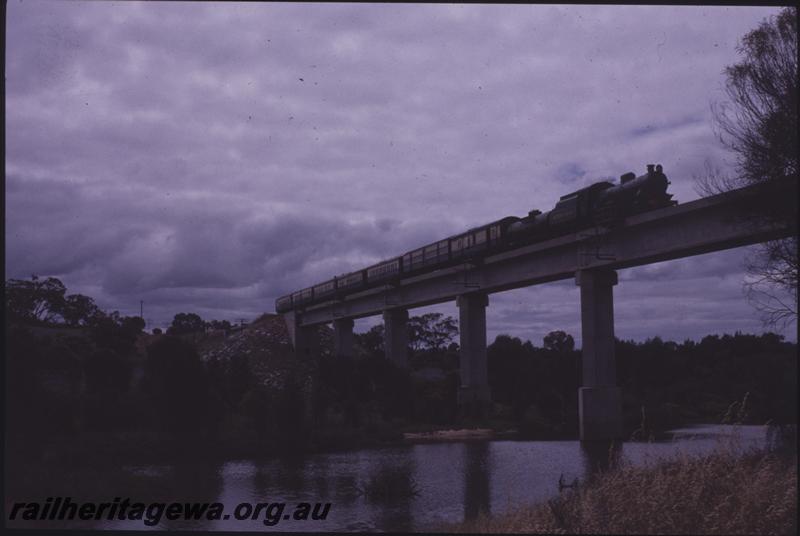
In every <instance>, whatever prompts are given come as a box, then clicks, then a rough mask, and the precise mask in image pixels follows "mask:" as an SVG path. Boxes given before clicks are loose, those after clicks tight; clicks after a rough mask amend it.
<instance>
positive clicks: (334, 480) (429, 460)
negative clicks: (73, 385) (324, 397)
mask: <svg viewBox="0 0 800 536" xmlns="http://www.w3.org/2000/svg"><path fill="white" fill-rule="evenodd" d="M768 436H769V434H768V429H767V427H764V426H737V427H731V426H721V425H716V426H696V427H691V428H683V429H679V430H673V431H671V439H669V440H665V441H656V442H649V443H632V442H629V443H623V444H622V446H621V447H620V449H619V450H618V451H617V452H616V455H617V456H618V457H619V458H621V459H622V460H624V461H625V462H627V463H631V464H636V465H641V464H644V463H648V461H657V460H659V459H663V458H665V457H670V456H673V455H676V454H678V453H684V454H688V455H700V454H704V453H708V452H711V451H712V450H713V449H714V448H716V447H718V446H720V445H729V446H730V445H732V446H733V447H732V448H736V449H740V450H744V449H749V448H760V447H764V446H766V445H767V443H768V441H769V437H768ZM608 456H609V451H608V449H607V447H601V448H600V449H599V450H598V451H596V452H593V451H591V450H587V449H586V448H585V447H582V446H581V444H580V443H579V442H578V441H514V440H484V441H466V442H453V443H424V444H413V445H403V446H394V447H386V448H377V449H363V450H356V451H348V452H339V453H327V454H315V455H310V456H306V457H303V458H294V459H271V460H264V461H256V460H230V461H226V462H223V463H219V464H204V465H198V464H186V465H184V464H171V465H139V466H127V467H124V468H123V470H122V474H124V478H122V479H121V480H120V482H121V484H120V487H119V489H116V490H113V493H110V494H109V497H104V498H102V499H103V500H106V501H110V500H112V499H113V497H114V496H119V495H123V496H128V497H130V499H131V501H141V502H144V503H150V502H155V501H163V502H172V501H178V502H186V501H200V502H219V503H222V504H223V505H224V508H225V512H227V513H230V512H232V511H233V509H234V508H235V506H236V505H238V504H239V503H242V502H250V503H259V502H268V503H275V502H283V503H287V507H286V510H285V512H288V513H291V512H293V511H294V508H295V506H296V505H297V504H298V503H303V502H307V503H312V504H313V503H330V509H329V511H328V512H327V516H326V517H325V519H324V520H312V519H309V520H305V521H302V520H295V519H280V520H279V521H278V522H277V523H276V524H275V525H273V526H266V525H265V524H264V522H263V520H264V519H265V517H266V514H265V512H267V511H268V510H265V511H264V513H262V515H260V516H259V519H255V520H251V519H248V520H236V519H234V516H231V517H230V519H227V520H225V519H218V520H214V519H212V520H205V519H204V520H202V521H196V520H195V521H186V520H167V519H165V518H163V517H162V519H161V520H160V521H159V522H158V523H155V524H153V525H152V526H149V525H146V524H145V523H144V522H143V521H142V520H138V521H136V520H124V521H119V520H114V521H109V520H100V521H95V522H91V524H88V525H87V524H86V523H85V522H84V523H78V522H75V523H74V524H67V525H61V526H62V527H79V526H82V527H87V528H88V527H92V528H98V529H116V530H146V529H161V530H193V529H195V530H198V529H199V530H211V531H213V530H235V531H238V530H251V531H269V530H281V531H423V530H425V529H426V528H431V527H435V526H437V525H441V524H443V523H450V522H458V521H462V520H464V519H470V518H472V517H474V516H476V515H477V514H478V513H479V512H481V511H485V512H488V513H492V514H496V513H502V512H504V511H507V510H509V509H512V508H514V507H516V506H520V505H524V504H530V503H532V502H538V501H542V500H547V499H549V498H551V497H553V496H555V495H557V494H558V493H559V480H560V479H561V481H562V482H564V483H567V484H568V483H571V482H572V481H573V480H574V479H584V478H585V477H586V476H587V475H588V474H589V473H590V472H591V471H593V470H594V469H595V468H597V467H598V466H603V465H604V464H605V462H606V460H608ZM387 472H388V473H392V474H393V475H395V478H399V479H400V480H402V481H404V482H405V483H411V484H413V486H414V489H415V490H416V491H417V494H416V495H413V496H408V495H406V496H403V497H396V496H395V497H391V499H390V500H379V499H375V498H374V497H372V496H369V495H364V494H362V493H360V492H359V489H362V490H363V489H364V488H365V487H367V485H368V483H369V482H370V480H371V479H380V478H381V475H385V474H386V473H387ZM132 481H135V482H136V485H135V486H132V487H128V486H129V484H130V482H132ZM123 482H124V483H123ZM134 490H138V491H134ZM109 491H110V492H111V491H112V490H109ZM126 494H127V495H126ZM272 512H273V513H274V512H275V510H273V511H272ZM287 515H288V514H287ZM278 517H280V518H283V517H284V516H278ZM14 526H18V527H31V526H32V524H30V523H24V524H14ZM49 526H53V525H49Z"/></svg>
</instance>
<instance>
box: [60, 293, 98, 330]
mask: <svg viewBox="0 0 800 536" xmlns="http://www.w3.org/2000/svg"><path fill="white" fill-rule="evenodd" d="M98 311H99V309H98V308H97V305H95V303H94V300H93V299H92V298H90V297H89V296H84V295H83V294H70V295H69V296H67V297H66V298H64V303H63V306H62V309H61V316H62V318H64V321H65V322H66V323H67V324H69V325H70V326H79V325H81V324H84V325H85V324H88V323H90V322H91V319H92V318H93V317H94V316H95V315H97V313H98Z"/></svg>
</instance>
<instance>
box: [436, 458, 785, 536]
mask: <svg viewBox="0 0 800 536" xmlns="http://www.w3.org/2000/svg"><path fill="white" fill-rule="evenodd" d="M796 518H797V460H796V457H795V458H794V459H792V460H787V459H782V458H779V457H776V456H774V455H769V454H763V453H762V454H750V455H748V456H746V457H744V458H742V457H740V456H738V455H736V454H734V453H732V452H730V451H726V450H725V449H719V450H717V451H716V452H714V453H713V454H710V455H708V456H705V457H701V458H675V459H672V460H670V461H668V462H665V463H661V464H658V465H651V466H645V467H631V466H622V467H620V468H617V469H615V470H613V471H610V472H608V473H605V474H601V475H600V476H598V477H597V478H595V479H594V480H593V481H591V482H588V483H586V484H585V485H584V486H583V487H582V488H579V489H578V490H577V491H574V492H573V491H570V492H568V493H564V494H562V495H561V496H559V497H557V498H555V499H553V500H551V501H549V502H548V503H542V504H537V505H533V506H529V507H525V508H521V509H518V510H516V511H512V512H509V513H507V514H504V515H500V516H496V517H480V518H478V519H476V520H474V521H467V522H464V523H461V524H458V525H451V526H447V527H443V530H445V531H447V532H472V533H486V532H490V533H497V532H524V533H595V534H797V519H796Z"/></svg>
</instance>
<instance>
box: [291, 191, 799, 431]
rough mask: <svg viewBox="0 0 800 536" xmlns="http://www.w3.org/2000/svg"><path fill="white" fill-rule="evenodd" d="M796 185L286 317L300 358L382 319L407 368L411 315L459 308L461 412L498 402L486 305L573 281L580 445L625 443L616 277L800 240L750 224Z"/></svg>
mask: <svg viewBox="0 0 800 536" xmlns="http://www.w3.org/2000/svg"><path fill="white" fill-rule="evenodd" d="M796 189H797V186H796V182H793V183H791V184H789V183H787V184H781V185H779V186H771V187H770V188H769V189H768V190H763V189H762V190H754V189H752V188H747V189H742V190H736V191H732V192H728V193H725V194H720V195H716V196H713V197H706V198H703V199H699V200H696V201H692V202H689V203H686V204H683V205H678V206H674V207H667V208H662V209H658V210H654V211H651V212H647V213H643V214H638V215H635V216H632V217H629V218H627V219H626V220H625V221H624V223H623V224H622V225H619V226H616V227H613V228H606V227H594V228H590V229H585V230H582V231H580V232H576V233H572V234H568V235H564V236H560V237H558V238H554V239H551V240H547V241H544V242H538V243H536V244H532V245H527V246H524V247H520V248H517V249H514V250H512V251H505V252H502V253H498V254H495V255H491V256H488V257H485V258H484V259H482V260H480V261H479V262H475V263H473V264H464V265H460V266H455V267H451V268H446V269H442V270H438V271H436V272H432V273H428V274H423V275H419V276H416V277H410V278H406V279H403V280H401V281H400V282H399V283H398V284H396V285H386V286H382V287H379V288H373V289H369V290H366V291H363V292H360V293H357V294H352V295H349V296H346V297H345V298H343V299H341V300H337V301H331V302H329V303H325V304H317V305H312V306H309V307H307V308H305V309H302V310H299V311H298V310H295V311H292V312H290V313H287V314H285V315H284V318H285V320H286V323H287V326H288V328H289V333H290V336H291V338H292V342H293V344H294V347H295V352H296V354H297V355H298V356H302V355H307V354H309V353H310V352H313V349H314V346H315V340H314V335H313V334H314V331H315V330H313V329H310V328H313V326H316V325H319V324H327V323H333V329H334V350H335V354H337V355H351V353H352V348H353V320H354V319H355V318H362V317H367V316H372V315H377V314H382V315H383V321H384V325H385V349H386V357H387V358H388V359H390V360H392V361H393V362H394V363H395V364H397V365H399V366H401V367H406V366H407V364H408V355H407V352H408V348H407V347H408V339H407V329H406V322H407V321H408V310H409V309H411V308H414V307H421V306H425V305H432V304H437V303H443V302H447V301H452V300H455V301H456V304H457V306H458V309H459V328H460V330H459V331H460V347H461V350H460V351H461V356H460V369H461V370H460V373H461V390H460V394H459V402H460V403H469V402H470V401H476V402H479V403H480V402H488V401H489V400H490V392H489V384H488V377H487V362H486V307H487V306H488V304H489V299H488V296H489V294H491V293H493V292H500V291H505V290H509V289H514V288H520V287H525V286H530V285H538V284H541V283H547V282H549V281H558V280H562V279H568V278H574V280H575V284H576V285H578V286H579V287H580V308H581V324H582V329H581V334H582V339H583V348H582V364H583V365H582V366H583V385H582V387H580V389H579V392H578V398H579V405H578V408H579V413H580V415H579V420H580V437H581V439H582V440H594V439H613V438H617V437H619V436H620V434H621V429H622V409H621V400H622V397H621V393H620V389H619V388H618V387H617V385H616V367H615V356H614V298H613V287H614V285H616V284H617V273H616V270H617V269H621V268H630V267H633V266H640V265H644V264H649V263H654V262H660V261H665V260H670V259H677V258H681V257H688V256H692V255H699V254H702V253H709V252H713V251H720V250H724V249H729V248H734V247H739V246H744V245H748V244H755V243H759V242H764V241H767V240H772V239H777V238H783V237H787V236H793V235H796V234H797V226H796V223H795V224H794V225H792V226H789V227H786V226H784V225H780V224H777V223H775V222H770V221H766V220H765V219H753V218H752V217H747V216H746V215H745V214H746V213H747V212H748V211H750V210H751V208H752V207H753V206H755V205H759V206H764V203H765V202H766V203H768V202H769V199H770V196H774V195H781V196H786V195H796Z"/></svg>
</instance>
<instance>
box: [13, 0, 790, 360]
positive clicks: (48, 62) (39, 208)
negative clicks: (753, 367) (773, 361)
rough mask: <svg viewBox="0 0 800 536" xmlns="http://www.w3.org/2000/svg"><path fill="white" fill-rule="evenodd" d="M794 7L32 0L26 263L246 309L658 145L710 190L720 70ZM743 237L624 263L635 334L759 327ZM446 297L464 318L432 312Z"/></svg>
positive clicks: (548, 317)
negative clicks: (748, 292)
mask: <svg viewBox="0 0 800 536" xmlns="http://www.w3.org/2000/svg"><path fill="white" fill-rule="evenodd" d="M777 11H778V9H777V8H768V7H764V8H761V7H759V8H754V7H689V6H687V7H647V6H638V7H637V6H634V7H618V6H582V5H565V6H543V5H505V6H498V5H485V6H482V5H413V4H412V5H390V4H385V5H384V4H277V3H266V4H259V3H241V4H235V3H212V2H203V3H190V2H179V3H167V2H163V3H162V2H146V3H136V2H119V3H116V2H55V1H28V0H13V1H11V2H9V3H8V4H7V28H6V40H7V41H6V162H5V163H6V186H5V188H6V235H5V237H6V265H5V268H6V277H7V278H11V277H16V278H27V277H30V275H31V274H38V275H40V276H48V275H51V276H57V277H59V278H60V279H61V280H62V281H63V282H64V283H65V284H66V285H67V287H68V291H69V292H70V293H72V292H80V293H83V294H87V295H90V296H92V297H94V298H95V300H96V301H97V303H98V304H99V305H100V306H101V307H103V308H106V309H109V310H114V309H116V310H119V311H120V312H121V313H123V314H131V315H132V314H138V313H139V302H140V300H144V309H145V318H146V319H147V320H148V327H157V326H162V327H163V326H165V325H167V324H169V322H170V321H171V319H172V317H173V316H174V315H175V314H176V313H178V312H196V313H199V314H200V315H201V316H202V317H203V318H206V319H211V318H216V319H229V320H238V319H239V318H244V319H248V320H250V319H253V318H255V317H256V316H257V315H259V314H260V313H262V312H265V311H270V312H271V311H274V300H275V298H276V297H277V296H279V295H282V294H285V293H288V292H290V291H293V290H297V289H299V288H302V287H305V286H308V285H311V284H313V283H317V282H320V281H322V280H325V279H329V278H330V277H332V276H334V275H337V274H340V273H342V272H346V271H350V270H354V269H357V268H362V267H364V266H366V265H367V264H369V263H371V262H375V261H378V260H380V259H382V258H387V257H391V256H396V255H399V254H401V253H403V252H405V251H407V250H409V249H411V248H414V247H416V246H419V245H422V244H425V243H427V242H430V241H433V240H436V239H438V238H442V237H445V236H447V235H449V234H451V233H454V232H457V231H459V230H462V229H465V228H468V227H470V226H473V225H477V224H481V223H485V222H489V221H492V220H496V219H499V218H501V217H503V216H507V215H516V216H522V215H524V214H526V213H527V212H528V211H529V210H531V209H534V208H538V209H540V210H543V211H544V210H549V209H550V208H552V206H553V205H554V203H555V201H556V200H557V198H558V197H559V196H560V195H563V194H564V193H567V192H569V191H573V190H575V189H577V188H579V187H581V186H584V185H588V184H590V183H592V182H596V181H598V180H602V179H606V178H609V177H615V178H616V177H618V176H619V175H621V174H622V173H625V172H627V171H635V172H637V174H640V173H642V172H643V171H645V165H646V164H648V163H661V164H663V166H664V170H665V172H666V173H667V175H668V176H669V178H670V180H671V181H672V185H671V186H670V191H671V192H672V193H674V194H675V198H676V199H677V200H679V201H680V202H686V201H690V200H692V199H696V198H697V197H698V194H697V193H696V192H695V190H694V183H693V179H692V176H693V175H695V174H698V173H702V171H703V169H704V163H705V162H706V161H708V162H710V163H711V164H712V165H714V166H718V167H720V168H721V169H723V170H728V171H730V170H731V169H732V167H731V166H732V164H733V159H732V157H731V155H730V154H729V153H727V152H726V150H725V149H724V148H723V147H722V146H721V145H720V144H719V142H718V141H717V140H716V138H715V136H714V131H713V126H712V121H711V112H710V105H711V103H713V102H718V101H721V100H723V99H724V92H723V88H724V80H725V78H724V74H723V69H724V68H725V66H726V65H730V64H732V63H734V62H736V61H737V53H736V50H735V46H736V44H737V41H738V40H739V39H740V38H741V37H742V36H743V35H744V34H745V33H747V31H749V30H751V29H753V28H754V27H756V26H757V25H758V23H759V22H760V21H761V20H762V19H764V18H765V17H768V16H770V15H772V14H775V13H777ZM747 251H748V250H747V249H746V248H745V249H742V248H740V249H736V250H731V251H727V252H722V253H715V254H709V255H703V256H700V257H695V258H689V259H682V260H678V261H672V262H668V263H661V264H658V265H651V266H647V267H641V268H636V269H629V270H623V271H621V272H620V284H619V285H618V286H617V287H615V299H616V304H615V305H616V310H615V315H616V332H617V335H618V336H619V337H621V338H633V339H637V340H642V339H645V338H647V337H652V336H655V335H660V336H662V337H663V338H669V339H673V340H678V341H682V340H684V339H685V338H687V337H690V338H696V339H697V338H699V337H702V336H703V335H706V334H709V333H722V332H728V333H732V332H733V331H735V330H742V331H745V332H754V333H760V332H761V331H762V326H761V324H760V322H759V320H758V317H757V314H756V313H755V311H754V310H753V308H752V307H751V306H750V305H749V304H748V303H747V302H746V300H745V298H744V295H743V292H742V281H743V277H744V270H743V262H742V261H743V258H744V256H745V254H746V252H747ZM430 310H435V311H441V312H444V313H447V314H452V315H454V316H457V309H456V307H455V304H454V303H453V304H445V305H440V306H437V307H435V308H425V309H420V310H414V311H412V314H416V313H419V312H423V311H430ZM487 315H488V317H487V318H488V324H489V328H488V329H489V334H488V335H489V340H493V339H494V336H495V335H497V334H498V333H510V334H513V335H516V336H519V337H522V338H524V339H531V340H532V341H533V342H534V343H535V344H539V345H541V340H542V337H543V336H544V335H545V334H546V333H547V332H548V331H550V330H553V329H564V330H566V331H568V332H570V333H572V334H574V335H576V336H578V335H579V334H580V322H579V295H578V289H577V287H575V285H574V282H573V281H565V282H561V283H553V284H548V285H542V286H537V287H532V288H528V289H521V290H516V291H511V292H506V293H502V294H496V295H493V296H491V297H490V306H489V309H488V310H487ZM369 325H371V321H369V320H361V321H359V322H358V324H357V328H360V329H365V328H367V327H368V326H369ZM794 332H795V326H794V325H792V326H789V327H788V328H787V329H786V331H785V334H786V335H787V337H788V338H790V339H792V340H794V339H795V335H794ZM576 338H579V337H576Z"/></svg>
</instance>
